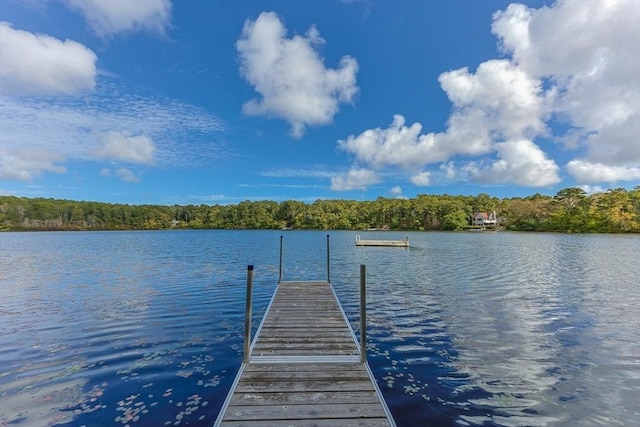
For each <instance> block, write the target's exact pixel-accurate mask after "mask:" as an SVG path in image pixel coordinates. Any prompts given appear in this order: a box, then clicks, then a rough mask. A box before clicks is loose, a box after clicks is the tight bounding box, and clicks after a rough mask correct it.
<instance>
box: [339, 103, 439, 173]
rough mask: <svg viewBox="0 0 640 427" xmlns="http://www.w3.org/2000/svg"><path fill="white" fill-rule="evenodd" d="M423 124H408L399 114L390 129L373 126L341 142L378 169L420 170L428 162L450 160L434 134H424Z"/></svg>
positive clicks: (342, 145)
mask: <svg viewBox="0 0 640 427" xmlns="http://www.w3.org/2000/svg"><path fill="white" fill-rule="evenodd" d="M421 131H422V125H421V124H420V123H414V124H413V125H411V126H405V119H404V117H402V116H401V115H399V114H396V115H395V116H393V122H392V123H391V125H390V126H389V127H388V128H387V129H380V128H376V129H369V130H366V131H364V132H362V133H361V134H360V135H358V136H353V135H350V136H349V137H348V138H347V139H346V140H343V141H339V142H338V145H339V147H340V148H341V149H343V150H345V151H347V152H350V153H353V154H355V157H356V159H357V160H358V161H360V162H363V163H366V164H368V165H370V166H372V167H374V168H378V169H381V168H384V167H387V166H400V167H403V168H405V169H417V168H420V167H421V166H423V165H424V164H426V163H431V162H437V161H443V160H446V159H447V155H446V153H445V152H443V151H441V150H438V148H437V147H436V140H435V136H434V134H428V135H422V134H421Z"/></svg>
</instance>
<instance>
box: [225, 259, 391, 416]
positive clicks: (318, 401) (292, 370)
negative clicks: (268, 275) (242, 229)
mask: <svg viewBox="0 0 640 427" xmlns="http://www.w3.org/2000/svg"><path fill="white" fill-rule="evenodd" d="M363 271H364V266H362V267H361V275H362V274H363ZM251 274H252V273H251ZM362 283H364V282H363V279H361V289H364V285H363V284H362ZM249 288H250V285H249V279H248V289H249ZM247 294H248V298H247V301H248V302H247V307H248V308H249V321H250V305H251V302H250V296H249V295H250V291H248V292H247ZM361 298H364V296H361ZM361 301H362V303H363V305H364V306H365V307H366V299H362V300H361ZM361 312H362V308H361ZM364 318H365V319H366V315H365V316H364ZM364 325H365V327H364V330H365V334H364V335H363V336H361V340H362V342H364V339H365V337H366V321H365V323H364ZM248 330H249V331H250V326H249V328H248ZM361 347H365V348H362V350H363V351H362V352H361ZM214 426H216V427H217V426H249V427H251V426H260V427H270V426H296V427H298V426H332V427H337V426H373V427H375V426H390V427H395V422H394V421H393V417H392V416H391V413H390V412H389V408H388V407H387V404H386V403H385V401H384V399H383V397H382V394H381V393H380V390H379V388H378V386H377V384H376V382H375V378H374V377H373V374H372V373H371V369H370V368H369V365H368V363H367V362H366V346H362V345H361V344H359V343H358V341H357V340H356V337H355V334H354V332H353V330H352V328H351V326H350V324H349V322H348V319H347V317H346V315H345V313H344V311H343V310H342V308H341V306H340V304H339V303H338V299H337V297H336V294H335V292H334V290H333V287H332V286H331V284H330V283H329V282H328V281H327V282H309V281H296V282H293V281H292V282H283V281H280V282H279V284H278V287H277V289H276V292H275V294H274V296H273V298H272V300H271V303H270V304H269V307H268V308H267V312H266V313H265V315H264V318H263V319H262V323H261V324H260V326H259V328H258V331H257V333H256V336H255V338H254V340H253V342H252V344H251V347H250V348H248V345H247V344H245V360H244V363H243V364H242V366H241V367H240V370H239V372H238V375H237V377H236V380H235V382H234V384H233V386H232V388H231V390H230V392H229V395H228V396H227V399H226V401H225V403H224V405H223V407H222V409H221V411H220V415H219V416H218V419H217V420H216V423H215V424H214Z"/></svg>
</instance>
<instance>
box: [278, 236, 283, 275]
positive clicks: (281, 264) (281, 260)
mask: <svg viewBox="0 0 640 427" xmlns="http://www.w3.org/2000/svg"><path fill="white" fill-rule="evenodd" d="M280 282H282V236H280V274H279V276H278V283H280Z"/></svg>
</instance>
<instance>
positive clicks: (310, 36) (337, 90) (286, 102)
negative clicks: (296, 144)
mask: <svg viewBox="0 0 640 427" xmlns="http://www.w3.org/2000/svg"><path fill="white" fill-rule="evenodd" d="M323 43H324V40H323V39H322V38H321V37H320V33H319V32H318V30H317V29H316V28H315V27H311V28H310V29H309V30H308V31H307V33H306V34H305V35H304V36H299V35H296V36H293V37H291V38H287V31H286V28H285V27H284V25H283V24H282V22H281V21H280V19H279V18H278V16H277V15H276V14H275V13H273V12H270V13H267V12H263V13H261V14H260V16H258V18H257V19H256V20H255V21H251V20H247V21H246V22H245V24H244V28H243V30H242V35H241V37H240V39H239V40H238V41H237V43H236V48H237V50H238V53H239V58H240V73H241V75H242V77H243V78H244V79H246V80H247V82H249V83H250V84H251V85H252V86H253V87H254V89H255V90H256V92H258V93H259V94H260V98H258V99H252V100H250V101H249V102H247V103H246V104H245V105H244V106H243V111H244V113H245V114H248V115H254V116H268V117H277V118H281V119H284V120H286V121H287V122H289V124H290V125H291V133H292V135H293V136H295V137H300V136H302V135H303V134H304V131H305V127H306V126H310V125H324V124H327V123H330V122H331V121H332V120H333V117H334V116H335V115H336V114H337V113H338V111H339V104H340V103H350V102H352V101H353V99H354V97H355V95H356V93H357V92H358V87H357V85H356V73H357V71H358V63H357V61H356V60H355V59H354V58H351V57H350V56H343V57H342V59H341V60H340V65H339V67H338V68H336V69H332V68H327V67H325V65H324V61H323V58H322V57H321V56H320V54H319V52H318V47H319V46H321V45H322V44H323Z"/></svg>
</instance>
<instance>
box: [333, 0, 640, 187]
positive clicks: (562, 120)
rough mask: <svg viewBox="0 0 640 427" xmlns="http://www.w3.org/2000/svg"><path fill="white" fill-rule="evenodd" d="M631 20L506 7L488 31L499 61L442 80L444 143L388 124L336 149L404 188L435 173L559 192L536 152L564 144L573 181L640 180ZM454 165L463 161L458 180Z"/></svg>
mask: <svg viewBox="0 0 640 427" xmlns="http://www.w3.org/2000/svg"><path fill="white" fill-rule="evenodd" d="M639 21H640V2H637V1H625V0H608V1H575V0H559V1H558V2H556V3H554V4H553V5H552V6H550V7H542V8H540V9H532V8H528V7H527V6H524V5H520V4H512V5H510V6H509V7H508V8H507V9H506V10H505V11H501V12H497V13H496V14H494V22H493V25H492V31H493V33H494V34H495V35H496V36H497V37H498V42H499V46H500V49H501V50H502V51H503V52H504V53H505V54H506V55H507V58H505V59H493V60H488V61H486V62H483V63H481V64H480V65H479V66H478V67H477V69H476V71H475V72H470V71H469V69H468V68H467V67H464V68H460V69H457V70H452V71H448V72H444V73H442V74H441V75H440V76H439V78H438V80H439V82H440V84H441V87H442V89H443V90H444V91H445V93H446V94H447V96H448V97H449V99H450V101H451V103H452V112H451V114H450V116H449V119H448V121H447V127H446V130H445V131H444V132H441V133H433V132H425V133H423V132H422V126H421V124H420V123H414V124H413V125H411V126H410V127H407V126H405V121H404V118H403V117H402V116H400V115H396V116H394V120H393V123H392V125H391V126H389V128H387V129H380V128H376V129H369V130H365V131H364V132H362V133H361V134H360V135H357V136H354V135H351V136H349V137H348V138H347V139H346V140H341V141H339V142H338V145H339V147H340V148H341V149H343V150H345V151H347V152H349V153H352V154H353V155H354V156H355V164H364V165H367V166H369V167H372V168H374V169H375V170H377V171H381V170H382V169H384V168H389V167H401V168H404V169H407V170H410V171H412V172H414V175H412V176H411V177H410V178H409V180H410V181H411V182H414V180H417V181H420V179H419V175H417V174H416V173H417V171H420V170H422V169H423V168H424V167H425V166H426V165H429V164H437V163H440V171H441V172H442V177H444V178H447V179H454V178H457V179H465V178H466V179H474V180H476V181H479V182H487V183H506V184H509V183H511V184H517V185H522V186H534V187H539V186H549V185H554V184H558V183H560V181H561V179H560V176H559V173H558V172H559V167H558V165H557V164H556V162H555V161H554V160H553V159H551V158H550V157H549V155H547V154H546V153H545V152H544V151H543V150H542V149H541V148H540V146H538V145H537V144H536V143H535V141H536V139H537V138H540V137H548V138H551V139H554V140H556V141H559V142H562V143H563V144H564V145H565V148H566V149H567V151H565V152H564V153H565V154H567V153H568V154H569V155H571V153H572V152H573V153H576V152H578V153H581V155H582V156H583V158H575V159H574V160H572V161H569V162H568V164H567V168H566V169H567V171H568V172H569V173H570V174H571V175H573V176H574V177H575V178H576V180H577V181H578V182H581V183H587V182H588V183H598V182H615V181H621V180H627V181H632V180H637V179H638V175H637V171H638V168H639V165H640V146H639V145H638V141H640V83H639V80H638V70H640V55H638V54H637V46H638V45H640V32H638V31H637V28H636V27H637V22H639ZM558 125H560V126H558ZM559 129H561V130H559ZM554 132H556V134H554ZM568 150H571V151H568ZM494 156H495V157H497V160H494V159H493V157H494ZM454 157H466V158H469V160H466V162H465V163H464V166H463V167H462V168H459V169H457V170H456V168H455V167H454V165H453V163H452V162H451V159H452V158H454ZM576 157H577V156H576ZM587 168H590V169H591V171H592V172H591V173H587V172H586V169H587ZM414 184H415V182H414Z"/></svg>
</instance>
